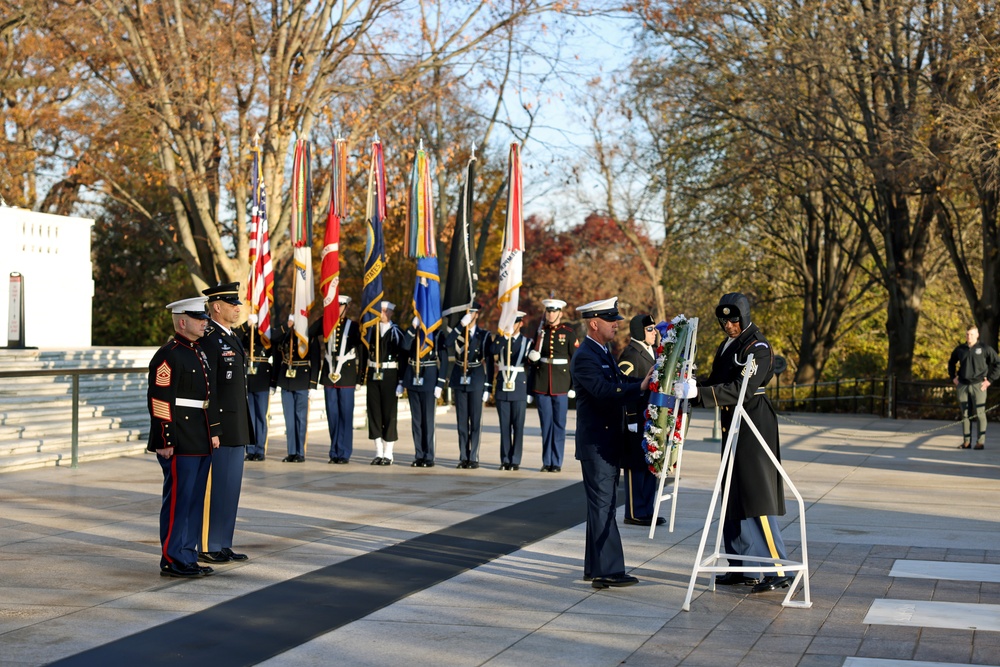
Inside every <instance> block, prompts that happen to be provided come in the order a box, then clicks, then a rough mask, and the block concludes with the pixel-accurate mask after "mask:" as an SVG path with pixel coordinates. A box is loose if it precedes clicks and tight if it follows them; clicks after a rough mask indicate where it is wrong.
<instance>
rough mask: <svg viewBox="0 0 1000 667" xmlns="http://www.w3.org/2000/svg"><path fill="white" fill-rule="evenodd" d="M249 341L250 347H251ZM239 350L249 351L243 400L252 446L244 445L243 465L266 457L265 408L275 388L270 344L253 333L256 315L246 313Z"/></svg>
mask: <svg viewBox="0 0 1000 667" xmlns="http://www.w3.org/2000/svg"><path fill="white" fill-rule="evenodd" d="M251 338H252V345H251ZM240 340H241V342H242V343H243V349H244V350H246V351H247V354H250V353H251V350H252V351H253V354H252V356H251V357H250V363H249V365H248V366H247V400H248V401H249V403H250V417H251V419H252V420H253V421H252V424H253V434H254V439H255V440H256V442H255V443H252V444H249V445H247V455H246V458H245V460H247V461H263V460H264V459H265V457H266V455H267V408H268V405H269V404H270V402H271V394H272V393H273V392H274V388H275V387H276V386H277V385H276V384H275V383H276V382H277V379H278V377H277V371H278V367H277V364H275V363H274V355H273V354H271V344H270V341H268V342H265V341H264V339H263V338H261V337H260V331H259V330H258V329H257V315H256V314H254V313H250V316H249V318H248V319H247V326H246V327H244V328H243V331H242V333H241V339H240Z"/></svg>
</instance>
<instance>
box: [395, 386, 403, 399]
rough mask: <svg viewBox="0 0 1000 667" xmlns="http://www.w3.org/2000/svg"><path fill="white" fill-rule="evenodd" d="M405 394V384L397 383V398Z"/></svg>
mask: <svg viewBox="0 0 1000 667" xmlns="http://www.w3.org/2000/svg"><path fill="white" fill-rule="evenodd" d="M402 395H403V385H402V383H400V384H397V385H396V398H399V397H400V396H402Z"/></svg>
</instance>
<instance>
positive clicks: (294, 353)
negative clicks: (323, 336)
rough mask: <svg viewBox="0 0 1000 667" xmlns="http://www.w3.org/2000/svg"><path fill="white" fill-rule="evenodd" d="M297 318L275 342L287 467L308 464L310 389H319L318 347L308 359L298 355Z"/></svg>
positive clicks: (289, 323)
mask: <svg viewBox="0 0 1000 667" xmlns="http://www.w3.org/2000/svg"><path fill="white" fill-rule="evenodd" d="M294 324H295V318H294V316H291V315H290V316H289V317H288V322H287V324H286V325H285V326H284V327H283V328H282V329H281V331H280V332H279V333H278V335H277V336H276V339H275V341H274V348H275V350H276V351H277V354H278V372H277V380H276V381H275V382H276V384H277V386H278V388H279V389H281V410H282V413H283V414H284V416H285V442H286V445H287V450H288V455H287V456H285V458H283V459H281V460H282V461H283V462H285V463H302V462H303V461H305V460H306V432H307V430H308V426H309V389H310V388H311V387H315V386H316V379H317V377H318V375H319V355H318V354H317V352H318V350H317V347H316V346H315V345H310V346H309V351H308V352H307V353H306V356H305V357H300V356H299V353H298V338H297V337H296V335H295V330H294V329H293V326H294Z"/></svg>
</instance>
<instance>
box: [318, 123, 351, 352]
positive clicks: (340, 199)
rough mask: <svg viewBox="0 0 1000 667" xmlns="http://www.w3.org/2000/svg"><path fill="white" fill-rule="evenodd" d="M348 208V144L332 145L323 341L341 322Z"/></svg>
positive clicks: (322, 281)
mask: <svg viewBox="0 0 1000 667" xmlns="http://www.w3.org/2000/svg"><path fill="white" fill-rule="evenodd" d="M346 205H347V142H346V141H345V140H344V139H337V142H336V143H335V144H334V145H333V176H332V184H331V193H330V211H329V212H328V213H327V216H326V231H325V233H324V235H323V254H322V259H321V265H320V282H319V291H320V294H321V295H322V296H323V340H329V339H330V335H331V334H332V333H333V330H334V329H335V328H336V327H337V322H339V321H340V222H341V220H343V219H344V213H345V211H346Z"/></svg>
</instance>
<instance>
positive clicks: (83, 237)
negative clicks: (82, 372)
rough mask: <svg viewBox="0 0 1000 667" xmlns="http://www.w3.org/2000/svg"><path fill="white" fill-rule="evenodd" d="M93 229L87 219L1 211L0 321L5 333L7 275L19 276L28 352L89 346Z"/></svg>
mask: <svg viewBox="0 0 1000 667" xmlns="http://www.w3.org/2000/svg"><path fill="white" fill-rule="evenodd" d="M93 226H94V221H93V220H90V219H88V218H72V217H67V216H62V215H51V214H48V213H36V212H34V211H29V210H26V209H21V208H10V207H2V206H0V285H2V287H0V290H2V292H0V322H2V323H3V329H4V330H6V329H7V323H8V316H9V313H8V311H9V303H10V298H9V289H10V288H9V282H10V274H11V273H12V272H17V273H20V274H21V275H22V276H23V289H24V292H23V299H24V326H25V330H24V333H25V345H27V346H28V347H38V348H60V349H65V348H74V347H90V345H91V320H92V317H91V314H92V312H93V300H94V266H93V262H92V261H91V256H90V231H91V228H92V227H93ZM6 345H7V340H6V338H4V340H2V341H0V347H4V346H6Z"/></svg>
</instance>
